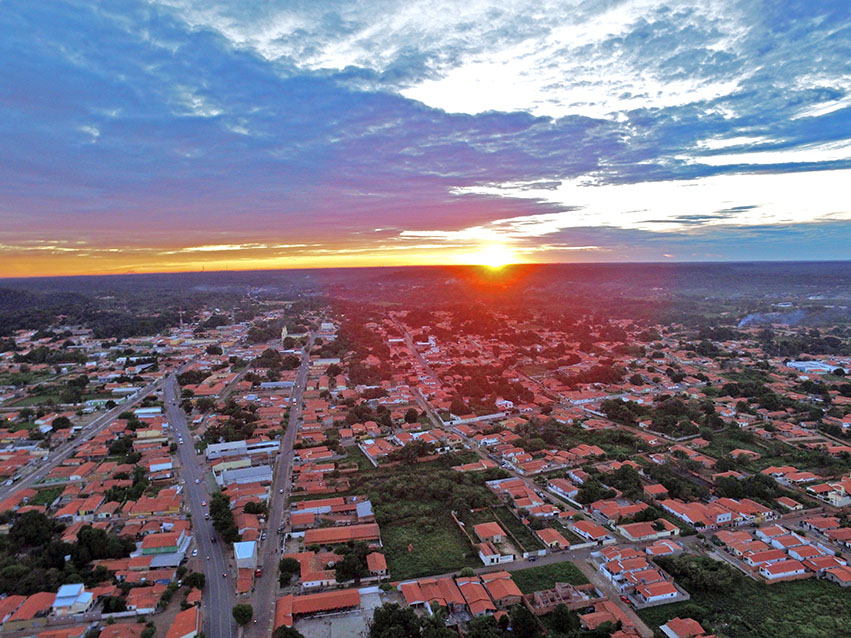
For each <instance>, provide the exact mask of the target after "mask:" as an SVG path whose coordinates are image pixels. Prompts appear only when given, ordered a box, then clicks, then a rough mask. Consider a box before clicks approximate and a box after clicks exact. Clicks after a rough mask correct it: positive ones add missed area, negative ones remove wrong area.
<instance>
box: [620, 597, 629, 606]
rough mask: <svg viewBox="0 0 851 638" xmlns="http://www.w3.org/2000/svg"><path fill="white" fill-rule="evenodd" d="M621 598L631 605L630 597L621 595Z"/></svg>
mask: <svg viewBox="0 0 851 638" xmlns="http://www.w3.org/2000/svg"><path fill="white" fill-rule="evenodd" d="M621 600H622V601H623V602H625V603H626V604H627V605H629V598H627V597H626V596H621Z"/></svg>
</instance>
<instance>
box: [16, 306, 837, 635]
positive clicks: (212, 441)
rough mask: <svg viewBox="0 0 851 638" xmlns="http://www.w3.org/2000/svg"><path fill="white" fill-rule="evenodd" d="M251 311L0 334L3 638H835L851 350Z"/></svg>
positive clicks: (788, 337)
mask: <svg viewBox="0 0 851 638" xmlns="http://www.w3.org/2000/svg"><path fill="white" fill-rule="evenodd" d="M343 297H345V296H343ZM251 303H252V305H251V307H252V311H251V312H249V313H247V314H246V313H244V312H242V311H237V310H233V309H231V310H223V309H220V308H216V307H214V306H209V307H203V308H201V309H200V310H199V311H198V312H197V313H195V314H194V315H193V316H192V317H191V318H190V317H187V318H185V319H184V317H180V320H179V323H178V324H177V325H174V326H171V327H169V328H167V329H165V330H162V331H161V332H158V333H155V334H144V335H138V336H132V337H123V338H118V337H115V338H103V337H99V336H97V335H96V334H95V333H94V331H93V330H92V328H90V327H87V326H85V325H71V324H62V325H60V324H55V325H52V326H51V327H49V328H40V329H16V330H14V331H13V332H12V333H11V334H10V335H9V336H8V337H6V338H5V339H4V340H3V342H2V343H3V352H2V353H0V400H2V403H0V422H1V423H2V426H1V428H2V429H0V445H2V449H0V481H3V483H2V485H0V512H2V526H0V534H2V535H0V539H2V547H3V559H2V561H3V562H2V569H0V583H2V587H0V590H2V592H3V596H2V598H0V634H2V635H9V636H14V637H15V638H18V637H21V638H22V637H24V636H37V637H38V638H92V637H93V636H97V635H99V636H101V637H102V638H194V637H195V636H201V635H203V636H205V637H206V638H229V637H231V636H234V635H236V634H237V632H239V633H240V635H242V636H245V637H246V638H254V637H257V638H259V637H261V636H269V635H272V636H274V637H275V638H294V637H297V636H304V637H306V638H320V637H332V636H334V637H336V636H375V637H379V636H430V637H434V636H469V637H471V638H484V637H494V638H496V637H499V636H502V635H504V632H506V631H510V632H511V634H510V635H512V636H520V637H536V636H544V635H550V636H556V637H557V636H583V637H603V636H612V637H614V638H636V637H641V638H651V637H652V636H668V637H671V638H687V637H689V638H694V637H701V636H702V637H706V638H708V637H709V636H713V635H717V636H762V635H770V633H771V632H770V631H768V630H767V629H766V627H767V625H765V622H763V621H761V620H760V621H758V618H761V617H762V616H761V615H762V614H763V613H764V610H766V609H770V610H771V617H772V618H774V619H775V621H776V622H777V623H780V622H783V620H782V619H783V618H784V617H785V616H788V615H789V614H797V615H800V616H804V617H806V618H807V622H821V623H824V624H822V625H820V626H819V627H820V629H819V631H823V633H821V634H819V635H839V633H838V632H837V631H835V630H834V629H833V628H835V627H838V626H839V625H831V624H830V623H832V622H838V623H846V622H847V620H848V618H849V614H851V607H849V604H848V602H847V601H848V597H847V593H846V591H845V590H844V589H843V588H845V587H848V586H849V585H851V566H849V565H848V560H849V557H851V517H850V516H849V512H851V384H849V382H848V381H846V375H848V374H849V373H851V350H849V342H850V341H851V339H849V337H851V331H849V330H848V328H843V327H836V328H833V329H830V328H828V329H824V328H822V329H815V328H808V329H802V328H798V327H793V326H789V325H782V324H772V325H766V324H765V323H754V324H753V325H748V324H747V323H746V324H744V325H741V326H736V325H733V326H729V325H726V324H728V323H729V322H723V323H724V324H725V325H717V326H716V327H706V326H702V327H693V326H690V325H687V324H685V323H665V324H663V323H653V322H651V321H648V320H647V319H644V318H642V319H640V320H631V319H621V318H616V319H607V318H605V317H603V316H600V315H599V314H597V315H593V316H592V315H586V314H584V313H569V314H561V313H555V312H552V311H544V310H540V309H538V308H537V307H535V306H534V305H532V306H530V307H529V308H528V309H526V310H524V311H523V312H521V313H518V312H514V311H505V312H502V311H500V309H499V308H490V309H487V310H483V309H482V307H480V306H476V305H474V304H473V305H469V306H461V307H456V306H447V307H429V306H425V305H421V306H418V307H409V308H404V307H400V304H361V303H354V302H352V301H351V300H350V299H346V298H339V299H333V298H324V297H323V298H320V297H299V298H296V299H291V300H285V299H284V300H277V299H266V300H262V301H258V300H257V299H253V300H252V302H251ZM238 315H239V316H238ZM828 601H829V602H828ZM835 605H839V607H835ZM828 609H830V610H831V611H827V610H828ZM765 613H767V612H765ZM843 614H844V616H843ZM822 616H824V617H823V618H822ZM818 618H822V619H821V620H818ZM787 622H791V620H790V621H787ZM800 622H803V621H800ZM842 626H846V627H847V625H845V624H843V625H842ZM776 635H786V634H776ZM814 635H815V634H814Z"/></svg>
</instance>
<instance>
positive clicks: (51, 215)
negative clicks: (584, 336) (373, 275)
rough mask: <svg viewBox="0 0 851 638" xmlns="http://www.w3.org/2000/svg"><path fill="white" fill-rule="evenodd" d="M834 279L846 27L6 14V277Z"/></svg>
mask: <svg viewBox="0 0 851 638" xmlns="http://www.w3.org/2000/svg"><path fill="white" fill-rule="evenodd" d="M849 258H851V2H848V0H819V1H818V2H813V1H812V0H808V1H806V0H805V1H801V2H788V1H784V0H766V1H764V2H760V1H758V0H744V1H735V0H699V1H698V0H695V1H689V0H675V1H671V2H665V1H642V0H623V1H615V0H590V1H571V0H558V1H554V2H550V1H549V0H529V1H525V0H512V1H510V2H493V1H488V2H485V1H482V0H464V1H463V2H458V1H453V2H441V1H434V2H414V1H412V0H399V1H395V0H341V1H339V2H338V1H336V0H304V1H291V2H275V1H272V0H256V1H251V2H249V1H235V0H234V1H230V2H224V1H221V0H198V1H194V0H148V1H144V2H142V1H140V2H124V1H123V0H110V1H109V2H91V1H89V0H87V1H81V2H56V1H53V0H39V1H38V2H33V1H32V0H0V276H38V275H63V274H68V275H71V274H91V273H103V274H108V273H127V272H154V271H183V270H201V269H206V270H223V269H253V268H302V267H340V266H387V265H401V264H454V263H490V264H493V265H498V264H501V263H503V262H507V261H518V262H589V261H601V262H628V261H694V260H712V261H714V260H775V259H790V260H810V259H849Z"/></svg>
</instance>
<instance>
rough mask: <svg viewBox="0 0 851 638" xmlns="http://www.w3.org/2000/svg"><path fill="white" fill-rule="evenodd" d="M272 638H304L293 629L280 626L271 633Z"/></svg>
mask: <svg viewBox="0 0 851 638" xmlns="http://www.w3.org/2000/svg"><path fill="white" fill-rule="evenodd" d="M272 638H304V634H302V633H301V632H300V631H299V630H298V629H295V628H293V627H287V626H286V625H281V626H280V627H278V628H277V629H276V630H275V631H273V632H272Z"/></svg>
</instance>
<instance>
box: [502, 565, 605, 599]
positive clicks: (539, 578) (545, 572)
mask: <svg viewBox="0 0 851 638" xmlns="http://www.w3.org/2000/svg"><path fill="white" fill-rule="evenodd" d="M511 577H512V578H513V579H514V582H515V583H517V586H518V587H519V588H520V591H522V592H523V593H524V594H531V593H532V592H536V591H541V590H542V589H552V588H553V587H555V584H556V583H570V584H571V585H584V584H585V583H587V582H588V579H587V578H585V574H583V573H582V572H581V571H579V568H578V567H577V566H576V565H574V564H573V563H571V562H570V561H564V562H562V563H552V564H550V565H541V566H540V567H529V568H528V569H518V570H517V571H514V572H511Z"/></svg>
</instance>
